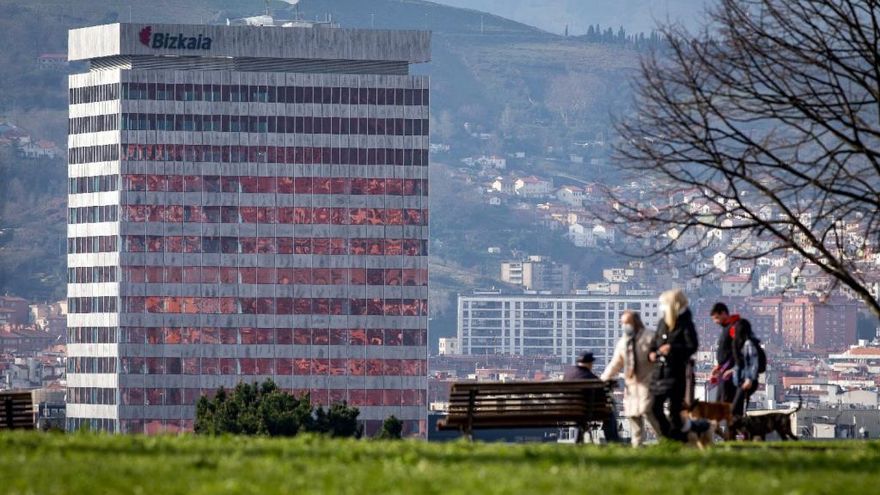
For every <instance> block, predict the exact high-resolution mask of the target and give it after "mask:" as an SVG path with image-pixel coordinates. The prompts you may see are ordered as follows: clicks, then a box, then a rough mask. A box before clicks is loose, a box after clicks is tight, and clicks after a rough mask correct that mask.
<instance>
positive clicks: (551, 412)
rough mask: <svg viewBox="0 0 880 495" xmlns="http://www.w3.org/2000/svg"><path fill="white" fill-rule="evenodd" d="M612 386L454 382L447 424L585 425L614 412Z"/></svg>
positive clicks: (596, 383) (599, 383)
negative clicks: (611, 394)
mask: <svg viewBox="0 0 880 495" xmlns="http://www.w3.org/2000/svg"><path fill="white" fill-rule="evenodd" d="M610 397H611V396H610V390H609V388H608V385H607V384H606V383H604V382H602V381H600V380H577V381H565V382H563V381H559V382H512V383H454V384H453V385H452V388H451V390H450V397H449V412H448V415H447V418H446V422H445V423H446V424H448V425H450V426H451V425H452V424H456V423H460V422H463V421H467V422H469V424H472V425H473V426H497V427H504V426H517V425H535V426H539V425H555V424H575V425H578V424H583V423H585V422H591V421H601V420H602V419H605V418H607V417H608V415H609V413H610V411H611V402H610V401H611V398H610Z"/></svg>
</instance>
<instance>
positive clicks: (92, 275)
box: [67, 238, 118, 284]
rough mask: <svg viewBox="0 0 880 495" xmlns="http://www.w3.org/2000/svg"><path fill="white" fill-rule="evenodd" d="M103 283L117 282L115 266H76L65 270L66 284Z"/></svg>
mask: <svg viewBox="0 0 880 495" xmlns="http://www.w3.org/2000/svg"><path fill="white" fill-rule="evenodd" d="M78 239H81V238H78ZM70 241H71V239H68V242H70ZM114 243H115V241H114ZM104 282H118V280H117V278H116V267H115V266H78V267H75V268H68V269H67V283H69V284H94V283H104Z"/></svg>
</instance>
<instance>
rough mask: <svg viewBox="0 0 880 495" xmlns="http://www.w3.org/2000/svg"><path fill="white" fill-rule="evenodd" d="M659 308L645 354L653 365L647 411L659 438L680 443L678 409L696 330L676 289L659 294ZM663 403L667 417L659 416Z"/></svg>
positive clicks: (695, 340) (683, 392) (685, 381)
mask: <svg viewBox="0 0 880 495" xmlns="http://www.w3.org/2000/svg"><path fill="white" fill-rule="evenodd" d="M659 308H660V313H661V314H662V315H663V317H662V318H661V320H660V322H659V323H658V324H657V332H656V334H655V335H654V343H653V344H652V346H651V352H650V354H649V355H648V358H649V359H650V360H651V362H653V363H655V366H654V371H653V376H652V378H651V395H652V396H653V401H654V403H653V404H652V406H651V410H652V412H653V415H654V418H655V419H656V420H657V426H658V427H659V428H660V432H659V433H660V434H661V435H663V436H664V437H666V438H670V439H673V440H681V441H684V440H686V439H687V436H686V434H684V433H682V431H681V428H682V421H681V409H682V405H683V403H684V398H685V397H684V396H685V390H686V388H687V364H688V361H689V360H690V359H691V356H693V354H694V353H695V352H697V347H698V346H699V342H698V341H697V331H696V330H695V329H694V320H693V317H692V316H691V311H690V309H688V300H687V297H685V295H684V292H682V291H681V290H680V289H674V290H670V291H666V292H664V293H663V294H661V295H660V305H659ZM667 401H668V402H669V417H668V418H667V417H666V415H665V414H664V413H663V406H664V404H666V402H667Z"/></svg>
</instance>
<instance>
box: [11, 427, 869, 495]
mask: <svg viewBox="0 0 880 495" xmlns="http://www.w3.org/2000/svg"><path fill="white" fill-rule="evenodd" d="M878 466H880V443H877V442H871V443H857V442H834V443H831V442H829V443H807V442H799V443H793V442H792V443H788V444H780V443H775V444H763V445H754V444H752V445H748V446H744V445H742V444H739V445H737V444H734V445H728V446H718V447H716V448H714V449H712V450H711V451H707V452H700V451H696V450H692V449H685V448H681V447H679V446H672V445H662V446H655V447H650V448H646V449H642V450H638V451H635V450H631V449H628V448H625V447H599V446H575V445H555V444H543V445H541V444H531V445H502V444H479V443H477V444H466V443H450V444H427V443H424V442H416V441H406V442H397V443H394V442H378V441H353V440H329V439H323V438H316V437H303V438H296V439H292V440H273V439H264V438H203V437H134V436H115V437H114V436H99V435H87V434H77V435H66V436H65V435H45V434H38V433H12V434H10V433H7V434H4V435H0V492H4V493H15V494H25V493H27V494H31V493H33V494H44V495H50V494H57V493H82V494H101V493H144V494H159V493H180V494H203V493H204V494H218V493H258V494H261V495H265V494H274V493H351V494H364V493H383V494H384V493H401V494H418V493H437V494H441V493H443V494H446V493H449V494H456V493H462V494H465V493H466V494H482V493H529V494H533V493H534V494H545V493H547V494H549V493H564V494H576V493H603V494H606V493H607V494H612V493H639V494H649V493H674V494H690V493H692V494H713V495H714V494H724V493H732V494H738V495H744V494H745V495H757V494H763V493H785V494H807V493H828V494H832V493H833V494H844V493H876V490H877V486H878V482H880V475H878V472H877V467H878Z"/></svg>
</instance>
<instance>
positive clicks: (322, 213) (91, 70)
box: [67, 24, 430, 435]
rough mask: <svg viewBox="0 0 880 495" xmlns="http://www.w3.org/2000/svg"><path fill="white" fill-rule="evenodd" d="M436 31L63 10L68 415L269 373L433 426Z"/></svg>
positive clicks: (164, 423)
mask: <svg viewBox="0 0 880 495" xmlns="http://www.w3.org/2000/svg"><path fill="white" fill-rule="evenodd" d="M429 58H430V34H429V33H427V32H416V31H378V30H352V29H339V28H332V27H318V26H315V27H251V26H213V25H211V26H205V25H199V26H196V25H159V24H152V25H146V24H109V25H102V26H93V27H88V28H83V29H74V30H72V31H70V35H69V59H70V60H71V61H80V62H88V72H84V73H80V74H74V75H71V76H70V81H69V83H70V90H69V93H70V122H69V125H70V133H69V141H68V143H69V178H70V180H69V182H70V183H69V187H70V189H69V196H68V198H69V205H68V206H69V225H68V267H69V270H68V271H69V273H68V277H69V280H68V282H69V284H68V301H69V315H68V328H69V335H68V337H69V340H68V342H69V345H68V353H69V358H68V363H69V365H68V367H69V369H68V375H67V380H68V405H67V418H68V419H67V427H68V429H77V428H80V427H83V426H87V427H89V428H92V429H99V430H106V431H115V432H146V433H157V432H175V431H186V430H191V429H192V427H193V419H194V404H195V402H196V401H197V399H198V398H199V397H200V396H202V395H210V394H211V393H213V391H215V390H216V389H217V388H219V387H233V386H235V385H236V384H237V383H239V382H240V381H247V382H252V381H262V380H264V379H265V378H272V379H273V380H275V382H276V383H278V384H279V386H280V387H281V388H283V389H285V390H288V391H291V392H293V393H296V394H303V393H309V394H310V396H311V399H312V401H313V402H314V403H317V404H323V405H328V404H331V403H334V402H341V401H347V402H348V404H350V405H354V406H357V407H358V408H359V409H360V411H361V414H360V419H362V420H364V422H365V426H366V430H367V432H368V433H369V432H370V431H372V430H374V429H375V428H377V427H378V425H379V424H380V423H381V421H382V420H383V419H385V418H386V417H388V416H390V415H392V414H393V415H395V416H397V417H398V418H401V419H403V420H404V423H405V428H406V432H408V433H410V434H416V435H418V434H421V435H424V434H425V428H426V424H425V421H426V387H427V385H426V374H427V361H426V360H427V346H426V344H427V342H426V340H427V319H428V318H427V298H428V287H427V284H428V273H427V269H428V258H427V255H428V253H427V247H428V242H427V241H428V147H429V140H428V102H429V96H428V95H429V91H428V78H427V77H425V76H416V75H410V73H409V67H410V65H411V64H415V63H420V62H427V61H428V60H429Z"/></svg>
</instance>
